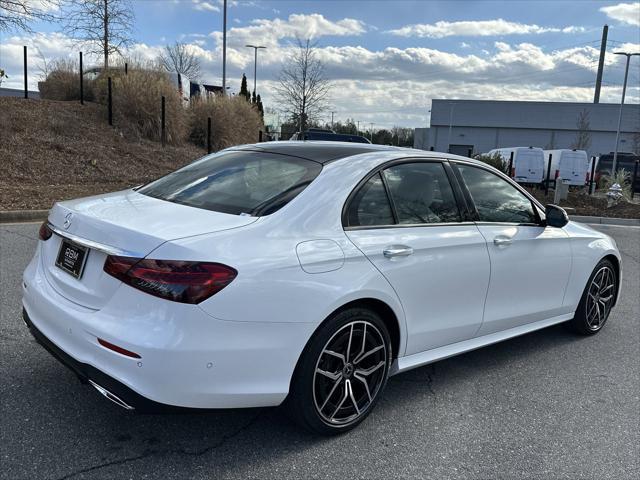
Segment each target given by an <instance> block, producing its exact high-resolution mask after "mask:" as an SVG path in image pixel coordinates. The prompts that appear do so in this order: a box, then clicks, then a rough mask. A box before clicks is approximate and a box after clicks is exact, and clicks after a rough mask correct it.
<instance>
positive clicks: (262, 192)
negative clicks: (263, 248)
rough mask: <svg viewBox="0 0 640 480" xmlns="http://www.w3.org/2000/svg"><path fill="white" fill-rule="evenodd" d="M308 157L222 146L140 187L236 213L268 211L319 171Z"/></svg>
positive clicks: (287, 199) (172, 199)
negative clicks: (226, 149)
mask: <svg viewBox="0 0 640 480" xmlns="http://www.w3.org/2000/svg"><path fill="white" fill-rule="evenodd" d="M320 170H322V166H321V165H320V164H319V163H317V162H313V161H311V160H304V159H301V158H296V157H290V156H287V155H277V154H271V153H265V152H252V151H241V152H240V151H237V152H224V153H220V154H217V155H214V156H213V157H206V158H204V159H202V160H199V161H196V162H194V163H192V164H190V165H187V166H186V167H184V168H181V169H180V170H177V171H175V172H173V173H170V174H169V175H167V176H165V177H162V178H160V179H158V180H156V181H155V182H152V183H150V184H148V185H145V186H144V187H142V188H140V189H139V190H138V193H142V194H144V195H148V196H150V197H154V198H159V199H161V200H166V201H169V202H174V203H179V204H182V205H188V206H190V207H196V208H203V209H205V210H213V211H217V212H223V213H231V214H235V215H239V214H248V215H254V216H261V215H268V214H270V213H273V212H275V211H276V210H278V209H279V208H282V207H283V206H284V205H286V204H287V203H288V202H290V201H291V200H292V199H293V198H295V197H296V196H297V195H298V194H299V193H300V192H302V190H304V189H305V188H306V187H307V185H309V184H310V183H311V182H312V181H313V180H314V179H315V178H316V177H317V176H318V174H319V173H320Z"/></svg>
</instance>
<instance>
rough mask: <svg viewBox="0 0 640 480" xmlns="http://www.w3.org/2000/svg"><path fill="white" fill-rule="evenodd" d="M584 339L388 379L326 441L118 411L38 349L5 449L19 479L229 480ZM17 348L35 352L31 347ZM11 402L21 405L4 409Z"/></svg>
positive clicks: (286, 426) (239, 413)
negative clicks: (373, 400) (136, 475)
mask: <svg viewBox="0 0 640 480" xmlns="http://www.w3.org/2000/svg"><path fill="white" fill-rule="evenodd" d="M583 338H584V337H578V336H575V335H573V334H571V333H569V332H567V331H566V329H565V328H564V327H563V326H562V325H559V326H555V327H550V328H547V329H544V330H541V331H538V332H534V333H531V334H527V335H524V336H522V337H518V338H516V339H512V340H510V341H506V342H502V343H499V344H495V345H492V346H489V347H485V348H482V349H479V350H476V351H473V352H469V353H466V354H463V355H460V356H457V357H453V358H450V359H447V360H443V361H440V362H437V363H435V364H432V365H428V366H425V367H421V368H417V369H415V370H412V371H409V372H406V373H403V374H399V375H396V376H394V377H391V378H390V380H389V383H388V386H387V389H386V391H385V392H384V394H383V397H382V399H381V401H380V404H379V405H378V406H377V408H376V410H374V412H372V415H371V418H369V419H368V420H367V421H365V422H364V423H363V424H362V425H360V426H359V427H358V428H357V429H356V430H354V431H353V432H351V433H349V434H347V435H341V436H338V437H332V438H324V437H318V436H314V435H312V434H310V433H307V432H305V431H302V430H300V429H299V428H298V427H297V426H295V425H293V424H292V423H291V422H289V421H288V420H287V418H286V417H287V415H286V411H285V407H277V408H261V409H238V410H217V411H210V412H202V413H200V412H199V413H195V414H191V413H180V414H163V415H138V414H135V413H130V412H126V411H124V410H122V409H120V408H119V407H117V406H116V405H113V404H111V403H110V402H108V401H106V400H105V399H104V398H103V397H101V396H100V395H98V394H97V392H95V391H94V390H93V389H91V388H90V387H88V386H82V385H79V384H78V383H77V381H76V380H75V377H74V376H73V374H71V373H70V372H68V371H66V369H64V368H63V367H62V366H61V365H59V364H58V363H57V362H55V360H53V359H52V358H50V357H48V354H47V353H46V352H44V350H42V351H41V352H40V353H39V354H38V355H37V358H38V362H37V363H35V364H33V365H31V366H30V367H29V368H28V369H16V371H15V372H14V375H13V378H12V379H11V382H12V383H13V384H14V385H16V386H17V387H18V389H17V391H15V392H14V396H13V397H12V398H11V399H8V400H7V401H5V402H4V403H5V406H6V407H8V409H7V410H6V411H12V410H13V411H20V412H28V418H27V419H26V421H25V419H24V418H13V419H7V420H8V422H7V423H8V424H9V425H8V426H9V427H10V428H13V429H14V431H15V437H17V438H16V443H17V446H16V452H13V453H12V452H11V450H12V449H13V447H8V448H7V449H6V450H8V453H9V454H10V455H11V456H12V457H11V458H12V460H11V462H12V463H14V465H13V466H14V467H16V468H18V470H16V471H17V473H22V474H23V475H24V476H34V477H35V476H43V475H46V476H52V477H53V478H73V477H75V476H76V475H80V474H86V475H87V476H89V477H91V476H92V475H95V476H96V477H103V476H108V475H110V474H116V473H117V472H118V471H119V470H118V469H119V468H122V467H123V466H124V465H126V466H127V468H141V469H142V468H144V469H145V471H147V472H148V471H149V470H148V469H149V468H151V469H152V470H153V471H156V472H159V470H157V469H166V468H169V465H173V464H174V463H175V462H178V461H179V462H180V469H179V470H178V471H176V472H174V473H175V474H176V476H178V477H181V478H188V477H190V475H191V474H195V473H196V472H198V471H200V470H198V469H202V468H205V469H206V471H207V472H209V474H210V475H211V477H212V478H215V477H216V476H225V475H231V472H233V475H242V472H245V473H247V475H248V474H249V473H251V472H252V471H253V472H255V471H259V466H260V465H261V464H264V463H265V462H270V463H271V462H277V461H278V459H279V458H282V459H284V458H290V457H292V456H295V454H296V453H299V452H301V451H304V450H307V449H323V448H328V447H327V444H328V445H330V446H331V448H336V444H337V445H338V446H339V445H347V444H352V443H353V442H363V444H364V445H366V444H367V442H368V441H369V439H370V438H371V435H372V432H376V433H375V438H381V437H384V436H385V433H389V431H390V430H393V429H397V428H403V427H402V424H401V422H400V423H399V422H397V421H395V419H396V417H398V416H400V415H403V414H404V413H403V412H405V413H406V411H407V410H410V411H420V410H424V412H425V414H424V415H427V414H428V409H427V408H426V407H430V406H433V403H434V402H437V401H439V400H438V398H439V396H441V395H442V398H443V399H445V400H446V399H455V398H456V397H460V396H464V395H465V392H467V393H468V391H469V388H468V387H466V386H465V385H475V384H477V382H478V381H481V382H482V381H487V382H488V381H490V378H491V377H492V376H501V377H504V376H505V375H513V374H514V373H513V372H514V371H515V372H521V373H517V375H523V376H524V377H526V375H527V374H528V372H529V370H530V369H531V368H532V365H534V366H535V365H537V364H538V363H539V362H540V359H541V358H542V357H544V356H545V355H562V352H566V351H567V350H569V349H570V345H572V344H577V343H578V342H579V341H580V340H581V339H583ZM25 348H34V349H40V347H39V346H38V345H37V344H35V343H32V344H31V345H29V346H25ZM514 364H515V366H516V367H517V368H515V369H514V368H513V367H514ZM524 377H523V378H524ZM516 380H517V381H519V380H520V378H516ZM13 402H20V403H21V405H17V404H16V405H13V406H12V405H11V404H12V403H13ZM443 408H446V405H445V406H444V407H443ZM452 408H453V406H452ZM425 434H429V432H425ZM18 447H20V448H19V449H18ZM33 450H36V451H39V452H40V454H41V455H46V456H50V457H53V458H55V463H52V464H51V465H50V466H49V467H46V466H45V465H38V464H37V463H36V464H34V463H33V462H31V460H30V459H29V457H28V454H27V453H26V452H27V451H33ZM178 457H181V458H178ZM21 462H25V465H22V464H20V463H21ZM40 468H46V471H41V470H40ZM14 470H15V469H14ZM164 477H165V478H166V476H164Z"/></svg>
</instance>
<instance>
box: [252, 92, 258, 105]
mask: <svg viewBox="0 0 640 480" xmlns="http://www.w3.org/2000/svg"><path fill="white" fill-rule="evenodd" d="M251 103H253V104H254V105H255V104H256V103H257V100H256V92H255V90H254V92H253V96H252V97H251Z"/></svg>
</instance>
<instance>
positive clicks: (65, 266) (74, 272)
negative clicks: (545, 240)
mask: <svg viewBox="0 0 640 480" xmlns="http://www.w3.org/2000/svg"><path fill="white" fill-rule="evenodd" d="M88 255H89V249H88V248H86V247H82V246H80V245H78V244H77V243H73V242H72V241H70V240H67V239H64V238H63V239H62V243H61V244H60V250H59V251H58V256H57V257H56V267H58V268H60V269H62V270H64V271H65V272H67V273H68V274H69V275H71V276H73V277H75V278H78V279H79V278H80V277H81V276H82V271H83V270H84V265H85V263H86V262H87V256H88Z"/></svg>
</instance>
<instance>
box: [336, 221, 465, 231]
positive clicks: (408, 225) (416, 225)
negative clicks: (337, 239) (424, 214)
mask: <svg viewBox="0 0 640 480" xmlns="http://www.w3.org/2000/svg"><path fill="white" fill-rule="evenodd" d="M475 224H476V222H469V221H466V222H441V223H397V224H395V225H354V226H351V227H343V228H344V230H345V231H346V232H351V231H355V230H380V229H388V228H426V227H452V226H456V227H457V226H469V225H475Z"/></svg>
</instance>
